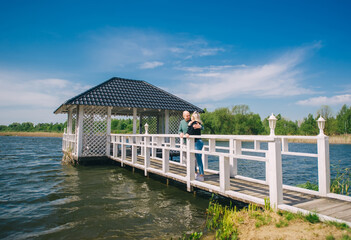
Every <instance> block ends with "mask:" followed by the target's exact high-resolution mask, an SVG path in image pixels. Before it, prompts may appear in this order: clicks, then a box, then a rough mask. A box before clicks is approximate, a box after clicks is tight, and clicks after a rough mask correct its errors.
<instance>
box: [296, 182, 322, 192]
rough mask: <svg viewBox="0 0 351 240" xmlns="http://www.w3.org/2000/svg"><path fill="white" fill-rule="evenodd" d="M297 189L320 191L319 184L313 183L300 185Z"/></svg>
mask: <svg viewBox="0 0 351 240" xmlns="http://www.w3.org/2000/svg"><path fill="white" fill-rule="evenodd" d="M297 187H300V188H305V189H309V190H314V191H318V184H315V183H311V182H309V181H307V182H306V183H302V184H298V185H297Z"/></svg>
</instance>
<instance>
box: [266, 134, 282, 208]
mask: <svg viewBox="0 0 351 240" xmlns="http://www.w3.org/2000/svg"><path fill="white" fill-rule="evenodd" d="M268 166H269V167H268V173H269V176H268V179H269V181H268V183H269V200H270V203H271V207H272V208H274V209H277V208H278V205H279V204H282V203H283V172H282V155H281V142H280V139H279V138H274V141H272V142H269V143H268ZM266 177H267V176H266Z"/></svg>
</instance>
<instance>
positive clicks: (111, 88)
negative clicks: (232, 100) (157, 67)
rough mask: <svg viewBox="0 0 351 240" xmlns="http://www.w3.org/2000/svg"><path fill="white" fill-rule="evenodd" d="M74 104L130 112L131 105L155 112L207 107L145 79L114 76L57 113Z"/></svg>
mask: <svg viewBox="0 0 351 240" xmlns="http://www.w3.org/2000/svg"><path fill="white" fill-rule="evenodd" d="M72 105H86V106H106V107H113V112H115V113H119V114H129V113H130V109H131V108H138V109H143V111H147V112H153V111H160V110H174V111H184V110H188V111H190V112H193V111H198V112H203V110H202V109H201V108H199V107H197V106H195V105H193V104H191V103H189V102H187V101H185V100H183V99H181V98H179V97H177V96H175V95H173V94H171V93H168V92H166V91H164V90H162V89H160V88H158V87H156V86H154V85H152V84H150V83H147V82H145V81H141V80H131V79H124V78H118V77H114V78H111V79H109V80H107V81H105V82H103V83H101V84H99V85H97V86H96V87H93V88H91V89H89V90H87V91H85V92H83V93H81V94H79V95H77V96H75V97H73V98H71V99H69V100H67V101H66V102H65V103H63V104H62V105H61V106H60V107H59V108H58V109H56V110H55V112H54V113H55V114H58V113H65V112H67V111H68V108H69V107H70V106H72Z"/></svg>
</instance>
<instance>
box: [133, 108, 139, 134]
mask: <svg viewBox="0 0 351 240" xmlns="http://www.w3.org/2000/svg"><path fill="white" fill-rule="evenodd" d="M137 119H138V116H137V108H133V134H136V131H137ZM140 120H141V118H140Z"/></svg>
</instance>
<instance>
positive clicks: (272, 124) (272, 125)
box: [268, 113, 277, 136]
mask: <svg viewBox="0 0 351 240" xmlns="http://www.w3.org/2000/svg"><path fill="white" fill-rule="evenodd" d="M268 122H269V128H270V130H271V132H270V135H271V136H274V135H275V126H276V124H277V118H276V117H275V116H274V115H273V113H272V115H271V116H270V117H269V118H268Z"/></svg>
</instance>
